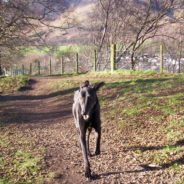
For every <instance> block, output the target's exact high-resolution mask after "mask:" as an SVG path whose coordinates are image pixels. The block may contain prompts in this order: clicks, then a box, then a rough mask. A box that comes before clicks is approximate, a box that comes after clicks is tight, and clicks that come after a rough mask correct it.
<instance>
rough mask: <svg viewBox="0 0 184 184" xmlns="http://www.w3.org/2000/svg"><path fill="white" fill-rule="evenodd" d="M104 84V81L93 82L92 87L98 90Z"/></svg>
mask: <svg viewBox="0 0 184 184" xmlns="http://www.w3.org/2000/svg"><path fill="white" fill-rule="evenodd" d="M104 85H105V82H100V83H97V84H95V85H94V87H93V88H94V89H95V90H96V91H98V90H99V89H100V88H101V87H102V86H104Z"/></svg>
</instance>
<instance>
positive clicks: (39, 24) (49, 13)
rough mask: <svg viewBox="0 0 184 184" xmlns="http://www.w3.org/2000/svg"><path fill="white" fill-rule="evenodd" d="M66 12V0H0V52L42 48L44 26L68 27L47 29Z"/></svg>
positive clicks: (63, 25) (68, 25)
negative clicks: (40, 46) (25, 47)
mask: <svg viewBox="0 0 184 184" xmlns="http://www.w3.org/2000/svg"><path fill="white" fill-rule="evenodd" d="M68 8H69V4H68V3H67V1H66V0H44V1H43V0H8V1H5V0H0V9H1V11H0V49H1V50H5V49H7V50H10V49H12V50H16V49H17V47H19V48H20V47H22V46H28V45H31V46H35V45H36V46H37V45H40V44H41V45H43V44H45V40H44V38H45V37H46V35H47V34H48V31H50V29H48V26H49V27H50V28H51V27H52V28H54V29H55V28H57V29H60V30H66V29H68V28H69V27H71V25H70V24H69V23H71V21H65V23H63V22H62V23H61V25H53V24H52V25H51V22H52V21H53V20H55V19H56V18H57V16H60V15H61V14H62V13H63V12H65V11H66V10H67V9H68ZM65 18H66V17H65ZM6 53H8V52H6ZM3 55H4V54H3ZM0 60H2V57H0ZM1 63H2V61H1Z"/></svg>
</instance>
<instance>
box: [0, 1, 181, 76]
mask: <svg viewBox="0 0 184 184" xmlns="http://www.w3.org/2000/svg"><path fill="white" fill-rule="evenodd" d="M86 4H89V5H90V6H89V7H88V8H90V9H87V10H85V12H83V9H84V7H85V5H86ZM0 9H1V10H2V11H1V12H0V14H1V15H0V19H1V20H0V47H1V49H0V63H1V64H0V66H1V70H2V68H3V67H10V66H12V65H14V64H19V63H20V62H19V61H21V64H22V63H25V62H27V59H26V57H25V51H24V50H25V49H29V48H33V47H34V48H35V47H36V48H39V49H40V48H47V54H48V55H50V56H52V55H53V49H54V48H57V47H59V46H63V45H65V46H67V45H69V46H71V45H78V46H79V47H81V46H88V47H89V46H91V47H92V49H93V50H94V49H96V50H97V53H98V54H97V55H98V56H97V57H98V59H99V60H100V59H101V55H103V53H104V52H106V51H105V50H107V49H109V47H110V45H111V44H118V45H119V46H120V48H119V51H120V52H121V54H119V58H121V56H123V55H128V56H129V57H130V61H131V67H132V69H135V65H136V63H137V57H139V56H140V55H141V52H142V50H143V49H145V48H144V47H143V46H144V45H145V44H147V43H150V42H151V43H152V42H157V43H162V44H165V45H166V46H167V50H168V53H169V54H170V56H171V57H172V58H174V59H175V60H176V61H177V62H178V63H180V62H181V59H182V58H183V57H184V56H183V45H184V33H183V30H184V2H183V1H182V0H144V1H143V0H131V1H128V0H122V1H119V0H99V1H89V2H88V3H84V2H83V1H82V2H81V1H80V0H78V1H66V0H62V1H58V0H52V1H51V0H46V1H39V0H34V1H29V0H26V1H25V0H22V1H17V0H9V1H4V0H1V1H0ZM76 9H79V10H80V9H81V11H82V13H78V12H77V11H76ZM51 35H52V36H51ZM53 35H55V37H54V36H53ZM72 35H73V36H72ZM68 37H69V40H67V38H68ZM42 50H43V49H42ZM38 52H39V50H38ZM102 52H103V53H102ZM62 54H63V52H62V51H61V52H60V53H59V54H58V55H62ZM32 55H35V56H36V54H34V53H33V54H32ZM119 58H117V60H118V59H119ZM84 62H85V61H84ZM88 65H90V63H89V64H88ZM1 73H2V71H1Z"/></svg>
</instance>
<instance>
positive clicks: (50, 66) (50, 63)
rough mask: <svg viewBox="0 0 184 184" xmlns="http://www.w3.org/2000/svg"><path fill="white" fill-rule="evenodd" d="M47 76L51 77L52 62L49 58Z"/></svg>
mask: <svg viewBox="0 0 184 184" xmlns="http://www.w3.org/2000/svg"><path fill="white" fill-rule="evenodd" d="M49 75H52V61H51V58H50V61H49Z"/></svg>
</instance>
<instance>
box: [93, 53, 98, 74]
mask: <svg viewBox="0 0 184 184" xmlns="http://www.w3.org/2000/svg"><path fill="white" fill-rule="evenodd" d="M96 63H97V52H96V50H94V66H93V69H94V72H96Z"/></svg>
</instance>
